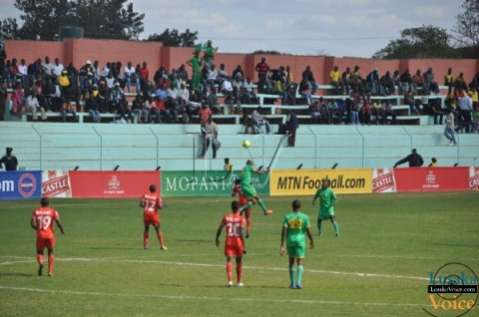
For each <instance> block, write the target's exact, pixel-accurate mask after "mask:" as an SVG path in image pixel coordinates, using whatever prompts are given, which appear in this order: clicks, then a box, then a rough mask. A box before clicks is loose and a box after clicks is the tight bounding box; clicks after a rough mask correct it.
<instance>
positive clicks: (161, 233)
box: [158, 231, 165, 247]
mask: <svg viewBox="0 0 479 317" xmlns="http://www.w3.org/2000/svg"><path fill="white" fill-rule="evenodd" d="M158 241H160V246H161V247H164V246H165V241H164V240H163V232H161V231H160V232H158Z"/></svg>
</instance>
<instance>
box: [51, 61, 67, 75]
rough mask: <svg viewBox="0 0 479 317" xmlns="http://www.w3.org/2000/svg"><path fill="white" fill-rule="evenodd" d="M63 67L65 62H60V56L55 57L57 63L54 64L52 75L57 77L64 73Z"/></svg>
mask: <svg viewBox="0 0 479 317" xmlns="http://www.w3.org/2000/svg"><path fill="white" fill-rule="evenodd" d="M63 69H65V68H64V67H63V64H61V63H60V60H59V59H58V58H55V63H54V64H53V66H52V75H53V76H55V77H58V76H60V75H61V74H62V71H63Z"/></svg>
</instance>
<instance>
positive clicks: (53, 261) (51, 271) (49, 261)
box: [48, 254, 55, 273]
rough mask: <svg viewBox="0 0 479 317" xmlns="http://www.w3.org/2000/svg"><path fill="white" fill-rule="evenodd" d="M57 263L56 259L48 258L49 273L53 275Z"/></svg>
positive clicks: (50, 256) (51, 256)
mask: <svg viewBox="0 0 479 317" xmlns="http://www.w3.org/2000/svg"><path fill="white" fill-rule="evenodd" d="M54 263H55V257H54V256H53V254H52V255H49V256H48V273H53V266H54Z"/></svg>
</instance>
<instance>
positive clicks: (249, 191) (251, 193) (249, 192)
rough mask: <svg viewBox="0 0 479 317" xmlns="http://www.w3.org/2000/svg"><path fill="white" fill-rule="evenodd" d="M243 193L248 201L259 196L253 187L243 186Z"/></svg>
mask: <svg viewBox="0 0 479 317" xmlns="http://www.w3.org/2000/svg"><path fill="white" fill-rule="evenodd" d="M241 191H242V192H243V194H244V195H245V196H246V197H247V198H248V199H252V198H254V197H256V196H258V194H257V193H256V189H255V188H254V187H253V186H241Z"/></svg>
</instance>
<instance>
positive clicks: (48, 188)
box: [42, 170, 72, 198]
mask: <svg viewBox="0 0 479 317" xmlns="http://www.w3.org/2000/svg"><path fill="white" fill-rule="evenodd" d="M42 196H43V197H55V198H71V197H72V193H71V186H70V178H69V177H68V171H57V170H50V171H43V172H42Z"/></svg>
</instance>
